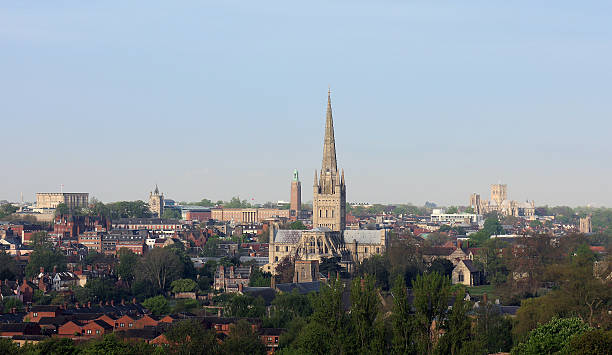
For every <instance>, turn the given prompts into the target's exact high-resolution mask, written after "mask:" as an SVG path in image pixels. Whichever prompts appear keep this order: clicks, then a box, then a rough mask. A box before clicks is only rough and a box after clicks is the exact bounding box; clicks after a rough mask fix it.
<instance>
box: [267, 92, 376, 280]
mask: <svg viewBox="0 0 612 355" xmlns="http://www.w3.org/2000/svg"><path fill="white" fill-rule="evenodd" d="M312 225H313V229H310V230H282V229H281V230H279V229H277V228H275V227H274V226H272V227H271V230H270V249H269V250H270V252H269V260H268V264H266V266H265V267H264V269H265V270H266V271H269V272H274V270H275V268H276V265H277V264H278V263H279V262H280V261H281V260H282V259H283V258H284V257H286V256H289V257H291V258H293V259H294V260H305V261H314V260H316V261H320V260H321V259H322V258H329V257H340V258H341V264H342V266H344V267H345V268H346V269H347V271H352V270H353V268H354V266H355V264H356V263H360V262H362V261H363V260H364V259H366V258H368V257H370V256H372V255H375V254H382V253H384V252H385V248H386V245H387V242H388V240H387V239H388V236H387V233H386V231H385V230H346V185H345V180H344V171H343V170H342V171H341V172H339V171H338V163H337V161H336V141H335V138H334V120H333V117H332V107H331V95H330V93H329V92H328V94H327V115H326V118H325V138H324V140H323V161H322V164H321V171H320V172H319V173H318V174H317V171H316V170H315V175H314V184H313V199H312Z"/></svg>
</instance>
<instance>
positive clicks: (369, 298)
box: [350, 276, 385, 354]
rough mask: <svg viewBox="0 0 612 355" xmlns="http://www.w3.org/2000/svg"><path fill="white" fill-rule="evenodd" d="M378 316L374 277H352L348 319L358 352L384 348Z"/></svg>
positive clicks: (372, 351)
mask: <svg viewBox="0 0 612 355" xmlns="http://www.w3.org/2000/svg"><path fill="white" fill-rule="evenodd" d="M379 316H380V302H379V300H378V290H377V289H376V286H375V281H374V278H373V277H372V276H367V277H366V278H364V279H357V278H355V279H353V283H352V286H351V312H350V321H351V325H352V327H351V329H352V333H353V334H354V335H355V341H356V346H357V348H358V349H359V352H360V353H363V354H375V353H381V351H382V350H383V349H384V347H385V340H384V329H383V323H382V321H381V319H380V317H379Z"/></svg>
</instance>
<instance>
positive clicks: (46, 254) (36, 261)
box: [26, 245, 66, 277]
mask: <svg viewBox="0 0 612 355" xmlns="http://www.w3.org/2000/svg"><path fill="white" fill-rule="evenodd" d="M40 268H44V269H45V270H46V271H51V270H53V269H54V268H55V269H56V270H57V271H66V256H65V255H64V254H62V253H61V252H60V251H58V250H55V249H54V248H53V247H51V248H49V247H48V246H46V245H40V246H35V247H34V251H33V252H32V254H30V261H29V262H28V265H27V266H26V276H27V277H33V276H34V275H36V274H38V273H39V271H40Z"/></svg>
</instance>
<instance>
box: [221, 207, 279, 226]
mask: <svg viewBox="0 0 612 355" xmlns="http://www.w3.org/2000/svg"><path fill="white" fill-rule="evenodd" d="M277 217H280V218H287V219H288V218H289V210H281V209H278V208H213V209H212V210H211V218H212V219H215V220H217V221H222V222H233V223H235V224H244V223H262V222H263V221H265V220H267V219H270V218H277Z"/></svg>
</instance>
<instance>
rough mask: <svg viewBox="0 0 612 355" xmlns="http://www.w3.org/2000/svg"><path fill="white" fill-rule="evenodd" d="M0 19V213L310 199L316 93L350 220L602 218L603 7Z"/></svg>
mask: <svg viewBox="0 0 612 355" xmlns="http://www.w3.org/2000/svg"><path fill="white" fill-rule="evenodd" d="M264 4H265V5H264ZM0 10H1V11H0V23H1V24H2V25H0V45H1V46H2V48H3V55H2V56H0V65H1V67H2V68H4V70H3V75H2V83H3V85H0V96H1V97H2V98H3V99H4V100H3V104H2V105H0V117H1V118H2V126H1V127H2V131H3V133H4V143H5V146H6V145H8V146H9V147H10V150H9V154H4V155H3V159H2V162H3V163H4V164H3V166H4V169H3V170H4V171H3V173H2V174H0V200H3V199H6V200H9V201H18V200H20V193H22V192H23V195H24V200H26V201H33V200H35V193H36V192H55V191H58V192H59V190H60V184H63V185H64V191H66V192H70V191H74V192H89V193H90V197H96V198H98V199H100V200H102V201H104V202H110V201H119V200H138V199H140V200H144V201H146V200H147V199H148V195H149V192H150V191H151V190H153V189H154V187H155V184H157V185H158V186H159V189H160V191H162V192H163V193H164V194H165V195H166V196H167V197H168V198H172V199H174V200H176V201H199V200H201V199H202V198H208V199H210V200H213V201H216V200H220V199H222V200H229V199H230V198H231V197H232V196H240V197H241V198H242V199H246V200H249V201H250V200H251V199H254V201H255V202H258V203H263V202H266V201H277V200H284V201H287V200H289V192H290V183H291V177H292V173H293V170H294V169H298V170H299V173H300V180H301V181H302V199H303V200H304V201H309V200H311V199H312V190H311V189H312V188H311V185H312V181H313V173H314V170H315V169H317V170H318V169H320V165H321V156H322V147H323V133H324V124H325V108H326V100H327V88H328V86H331V91H332V106H333V114H334V126H335V137H336V148H337V153H338V156H337V158H338V167H339V168H344V170H345V175H346V184H347V201H348V202H370V203H379V202H382V203H412V204H415V205H423V204H424V203H425V201H432V202H435V203H437V204H438V205H447V206H448V205H467V204H468V202H469V196H470V194H471V193H473V192H477V193H480V194H481V196H482V198H483V199H488V198H489V196H490V185H491V184H494V183H498V182H499V181H501V182H502V183H505V184H507V185H508V197H509V199H511V200H517V201H525V200H535V204H536V206H544V205H549V206H555V205H569V206H586V205H592V206H612V187H611V184H610V179H611V176H612V164H610V157H611V156H612V140H611V139H610V132H612V120H610V117H612V100H610V92H611V89H612V80H611V79H612V75H611V74H612V72H611V71H610V64H609V63H611V62H612V40H611V38H612V37H611V35H612V26H611V25H610V23H609V16H608V14H609V13H610V11H611V10H612V4H611V3H608V2H604V1H594V2H589V3H576V2H571V1H557V2H554V3H553V2H550V3H548V2H546V3H533V2H527V1H517V2H512V3H508V2H491V1H476V2H473V3H469V4H466V3H450V4H444V6H442V5H440V4H434V3H431V2H424V1H423V2H421V1H418V2H413V3H412V2H411V3H409V4H408V3H403V2H397V1H381V2H365V1H364V2H360V1H357V2H355V1H351V2H349V1H340V2H333V3H330V2H325V1H314V2H309V3H307V4H290V3H285V2H264V3H261V2H259V3H248V4H244V3H242V2H237V1H229V2H223V3H216V2H212V3H209V2H204V3H201V2H193V1H185V2H181V3H175V2H169V3H168V2H158V1H146V2H143V1H137V2H129V3H123V2H117V3H112V4H111V3H110V2H101V3H89V2H77V1H60V2H52V3H50V2H45V1H33V2H25V3H24V2H18V3H3V4H1V5H0Z"/></svg>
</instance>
